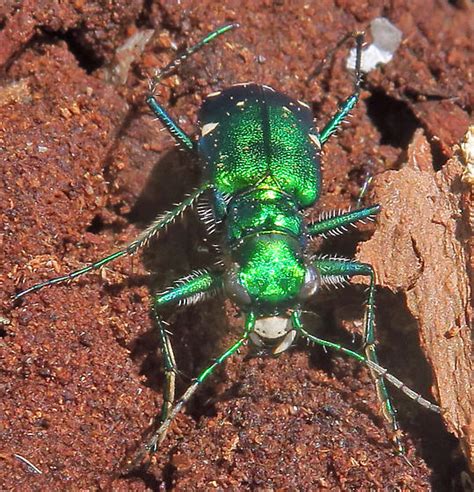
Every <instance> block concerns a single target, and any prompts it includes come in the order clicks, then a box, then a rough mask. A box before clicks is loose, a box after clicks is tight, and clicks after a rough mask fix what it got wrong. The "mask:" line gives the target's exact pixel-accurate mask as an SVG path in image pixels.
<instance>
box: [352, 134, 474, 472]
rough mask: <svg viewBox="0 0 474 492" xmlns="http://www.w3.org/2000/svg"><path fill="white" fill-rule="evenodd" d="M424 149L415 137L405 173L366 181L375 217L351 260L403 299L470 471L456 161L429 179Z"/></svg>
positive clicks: (461, 189)
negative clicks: (376, 207)
mask: <svg viewBox="0 0 474 492" xmlns="http://www.w3.org/2000/svg"><path fill="white" fill-rule="evenodd" d="M426 144H427V142H426V139H425V138H424V136H423V135H422V133H421V130H419V131H417V132H416V133H415V136H414V139H413V141H412V144H411V145H410V147H409V150H408V162H407V164H406V165H405V167H403V168H402V169H401V170H399V171H387V172H385V173H383V174H381V175H380V176H378V177H376V178H375V179H374V194H375V201H376V202H377V203H380V204H381V205H382V212H381V213H380V216H379V224H378V227H377V230H376V232H375V233H374V235H373V237H372V238H371V239H370V240H369V241H367V242H366V243H363V244H362V245H361V246H360V249H359V253H358V255H357V257H358V259H359V260H362V261H364V262H368V263H371V264H372V265H373V267H374V268H375V271H376V272H377V283H378V285H381V286H383V287H386V288H388V289H390V290H392V291H394V292H403V293H404V294H405V296H406V302H407V306H408V309H409V310H410V312H411V314H412V315H413V316H414V318H415V319H416V320H417V321H418V326H419V337H420V342H421V347H422V349H423V351H424V353H425V354H426V357H427V359H428V361H429V363H430V364H431V367H432V369H433V385H434V388H433V393H434V395H436V399H437V401H438V402H439V404H440V406H441V408H442V412H443V418H444V421H445V423H446V426H447V428H448V430H449V431H450V432H452V433H453V434H454V435H455V436H456V437H458V438H459V439H460V442H461V446H462V448H463V451H464V452H465V454H466V457H467V459H468V462H469V466H470V468H471V469H474V453H473V450H474V446H473V442H472V432H473V428H472V415H473V402H472V394H473V393H472V386H473V378H472V365H473V364H472V358H471V338H470V319H471V314H472V312H471V306H470V286H469V279H468V273H467V257H466V256H467V255H466V251H465V247H466V244H467V242H468V237H469V232H468V230H469V229H468V225H467V224H465V223H463V221H462V214H461V213H460V212H461V207H462V203H463V201H462V198H463V195H464V194H465V193H466V189H465V188H466V186H467V185H466V184H464V183H462V181H461V175H462V172H463V165H462V163H461V162H460V159H459V156H458V155H457V154H455V155H454V157H453V158H452V159H450V160H449V161H448V162H447V164H446V165H445V166H444V167H443V168H442V169H441V170H440V171H438V172H434V171H433V170H432V168H431V166H430V160H431V155H430V153H429V152H428V151H427V149H428V147H427V145H426Z"/></svg>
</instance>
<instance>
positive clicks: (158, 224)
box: [13, 183, 209, 301]
mask: <svg viewBox="0 0 474 492" xmlns="http://www.w3.org/2000/svg"><path fill="white" fill-rule="evenodd" d="M208 188H209V184H208V183H204V184H203V185H202V186H200V187H199V188H198V189H196V190H195V191H194V192H193V193H191V194H190V195H189V196H188V197H187V198H185V199H184V200H183V201H182V202H181V203H180V204H179V205H177V206H176V207H175V208H174V209H173V210H170V211H169V212H166V213H164V214H162V215H159V216H158V217H157V218H156V219H155V220H154V221H153V222H152V223H151V225H149V226H148V227H147V228H146V229H145V230H144V231H143V232H142V233H141V234H140V235H139V236H138V237H137V238H136V239H135V240H133V241H132V242H131V243H130V244H129V245H128V246H126V247H125V248H123V249H120V250H118V251H116V252H115V253H112V254H111V255H109V256H106V257H105V258H101V259H100V260H98V261H95V262H94V263H92V264H90V265H87V266H85V267H83V268H80V269H79V270H75V271H73V272H70V273H68V274H66V275H62V276H60V277H55V278H51V279H49V280H46V281H44V282H40V283H38V284H35V285H33V286H31V287H29V288H28V289H25V290H22V291H21V292H18V294H15V295H14V296H13V300H14V301H16V300H17V299H20V298H21V297H23V296H25V295H26V294H29V293H31V292H35V291H37V290H40V289H42V288H43V287H47V286H50V285H55V284H60V283H63V282H67V281H68V280H73V279H74V278H76V277H80V276H81V275H84V274H86V273H89V272H91V271H93V270H99V269H100V268H102V267H103V266H104V265H106V264H107V263H110V262H111V261H114V260H116V259H117V258H121V257H122V256H131V255H133V254H134V253H136V251H137V250H139V249H140V248H142V247H143V246H145V244H146V243H147V242H148V241H149V240H150V239H151V238H152V237H154V236H156V235H157V234H158V232H159V231H161V230H162V229H164V228H165V227H166V226H168V225H169V224H171V223H173V222H174V221H175V220H176V219H177V218H178V217H179V216H180V215H181V214H182V213H183V212H184V211H185V210H186V209H187V208H189V207H191V206H192V205H193V204H194V203H195V201H196V200H197V199H198V198H199V197H200V196H201V195H202V194H203V193H204V192H205V191H206V190H207V189H208Z"/></svg>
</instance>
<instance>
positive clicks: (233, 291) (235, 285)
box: [224, 268, 252, 306]
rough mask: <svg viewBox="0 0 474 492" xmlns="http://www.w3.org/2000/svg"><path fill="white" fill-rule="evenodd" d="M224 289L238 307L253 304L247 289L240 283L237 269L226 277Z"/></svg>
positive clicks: (233, 269) (232, 270)
mask: <svg viewBox="0 0 474 492" xmlns="http://www.w3.org/2000/svg"><path fill="white" fill-rule="evenodd" d="M224 289H225V292H226V294H227V295H228V296H229V298H230V299H232V300H233V301H234V302H235V303H236V304H237V305H238V306H242V305H248V304H250V303H251V302H252V300H251V299H250V296H249V293H248V292H247V289H246V288H245V287H244V286H243V285H242V283H241V282H240V279H239V275H238V273H237V270H236V269H235V268H232V269H231V270H230V272H229V273H228V274H227V275H226V276H225V278H224Z"/></svg>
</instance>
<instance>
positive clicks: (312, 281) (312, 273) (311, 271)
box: [299, 265, 321, 299]
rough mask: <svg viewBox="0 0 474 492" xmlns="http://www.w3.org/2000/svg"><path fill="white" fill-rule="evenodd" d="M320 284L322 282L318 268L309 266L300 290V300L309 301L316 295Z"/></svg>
mask: <svg viewBox="0 0 474 492" xmlns="http://www.w3.org/2000/svg"><path fill="white" fill-rule="evenodd" d="M320 283H321V282H320V278H319V273H318V271H317V270H316V268H314V266H313V265H308V266H307V267H306V273H305V276H304V284H303V287H301V290H300V295H299V297H300V299H308V298H309V297H311V296H312V295H314V294H315V293H316V291H317V290H318V287H319V285H320Z"/></svg>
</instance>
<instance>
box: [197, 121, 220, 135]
mask: <svg viewBox="0 0 474 492" xmlns="http://www.w3.org/2000/svg"><path fill="white" fill-rule="evenodd" d="M217 125H219V123H206V124H205V125H204V126H203V127H202V130H201V134H202V136H203V137H204V136H205V135H207V134H208V133H211V132H212V130H214V129H215V128H216V127H217Z"/></svg>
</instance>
